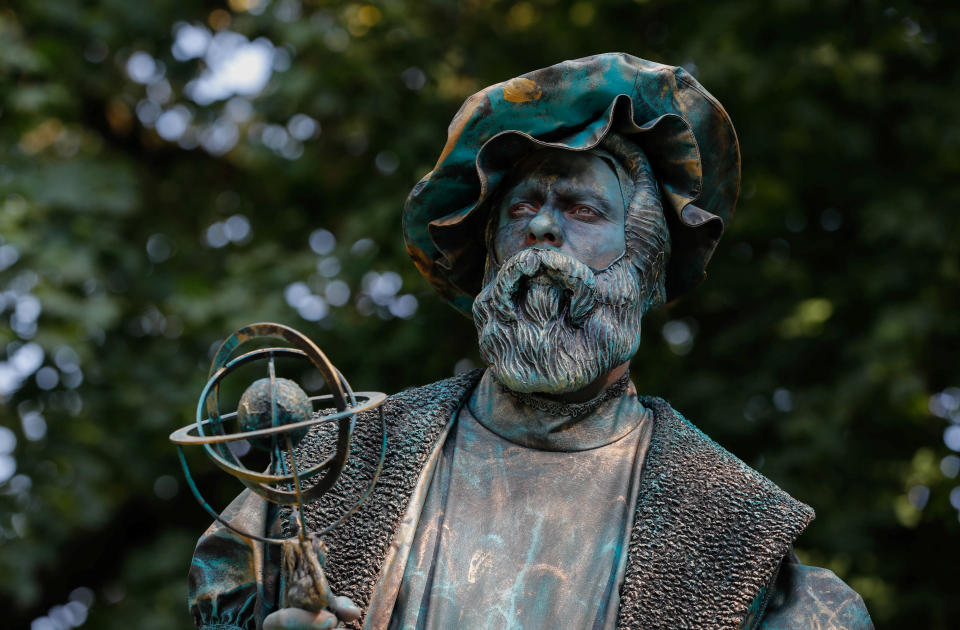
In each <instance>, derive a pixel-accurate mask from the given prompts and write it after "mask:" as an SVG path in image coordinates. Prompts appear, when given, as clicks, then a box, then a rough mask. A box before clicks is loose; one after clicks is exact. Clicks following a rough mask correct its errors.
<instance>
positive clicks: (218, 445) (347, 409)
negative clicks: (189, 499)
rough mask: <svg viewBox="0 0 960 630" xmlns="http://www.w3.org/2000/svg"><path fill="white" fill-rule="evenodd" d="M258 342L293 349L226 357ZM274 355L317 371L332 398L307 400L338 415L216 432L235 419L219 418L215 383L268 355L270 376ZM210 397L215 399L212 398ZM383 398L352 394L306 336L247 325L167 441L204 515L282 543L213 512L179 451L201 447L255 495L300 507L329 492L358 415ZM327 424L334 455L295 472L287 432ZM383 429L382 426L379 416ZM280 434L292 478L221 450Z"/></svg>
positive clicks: (219, 356)
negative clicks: (278, 342) (191, 418)
mask: <svg viewBox="0 0 960 630" xmlns="http://www.w3.org/2000/svg"><path fill="white" fill-rule="evenodd" d="M262 338H277V339H283V340H285V341H287V342H289V343H290V344H292V345H293V346H295V347H293V348H290V347H275V348H261V349H258V350H254V351H251V352H247V353H246V354H242V355H240V356H238V357H236V358H233V359H231V358H230V357H231V356H232V355H233V354H234V353H235V351H236V350H237V349H238V348H239V347H240V346H241V345H243V344H244V343H247V342H249V341H253V340H257V339H262ZM277 356H291V357H299V358H306V359H308V360H309V361H310V362H311V363H312V364H313V365H314V366H315V367H316V368H317V369H318V370H319V371H320V373H321V375H322V377H323V379H324V381H325V382H326V384H327V386H328V388H329V390H330V392H331V393H330V394H326V395H322V396H311V397H309V400H310V402H311V404H312V405H314V409H317V404H318V403H324V402H327V403H332V404H333V406H334V407H335V408H336V409H337V411H336V412H334V413H331V414H316V415H315V416H314V417H312V418H310V419H308V420H303V421H300V422H294V423H290V424H283V425H277V426H270V427H263V428H258V429H254V430H249V431H243V432H236V433H229V434H227V433H216V431H217V430H218V429H222V423H223V421H227V420H231V419H233V418H235V417H236V416H237V413H236V412H231V413H227V414H223V415H221V414H220V411H219V385H220V383H221V381H222V380H223V379H224V378H225V377H226V376H227V375H228V374H229V373H231V372H232V371H233V370H235V369H236V368H238V367H240V366H242V365H245V364H247V363H250V362H252V361H255V360H257V359H261V358H263V357H268V358H269V359H270V361H271V366H270V367H271V374H272V373H273V372H272V370H273V364H272V361H273V358H274V357H277ZM211 394H214V395H213V396H211ZM358 398H359V399H360V400H359V401H358V400H357V399H358ZM385 399H386V395H385V394H383V393H381V392H356V393H355V392H353V390H352V389H351V388H350V385H349V384H348V383H347V381H346V379H345V378H344V377H343V375H342V374H341V373H340V372H339V371H338V370H337V369H336V368H335V367H334V366H333V364H332V363H331V362H330V361H329V359H327V357H326V355H324V353H323V352H322V351H321V350H320V348H318V347H317V346H316V344H314V343H313V342H312V341H311V340H310V339H309V338H307V337H306V336H304V335H303V334H301V333H299V332H298V331H296V330H294V329H292V328H289V327H287V326H283V325H282V324H273V323H259V324H251V325H249V326H245V327H244V328H241V329H240V330H238V331H236V332H234V333H233V334H232V335H230V336H229V337H228V338H227V339H226V340H225V341H224V342H223V343H222V344H221V345H220V347H219V348H218V350H217V353H216V355H215V357H214V360H213V363H212V365H211V367H210V376H209V379H208V380H207V383H206V385H205V386H204V388H203V391H202V393H201V395H200V400H199V402H198V404H197V415H196V422H195V423H194V424H191V425H187V426H185V427H181V428H180V429H177V430H176V431H174V432H173V433H171V434H170V440H171V441H172V442H174V443H175V444H176V445H177V450H178V451H179V456H180V462H181V464H182V466H183V469H184V473H185V474H186V476H187V481H188V483H189V485H190V488H191V490H192V491H193V494H194V495H195V496H196V498H197V499H198V500H199V502H200V504H201V505H202V506H203V507H204V508H205V509H206V510H207V512H208V513H210V514H212V515H213V516H214V518H216V519H217V520H218V521H219V522H220V523H222V524H224V525H226V526H227V527H229V528H230V529H231V530H234V531H236V532H238V533H240V534H242V535H244V536H248V537H250V538H254V539H257V540H261V541H263V542H271V543H276V542H280V539H272V538H263V537H261V536H256V535H252V534H251V533H248V532H242V531H239V530H237V529H236V528H235V527H233V526H232V525H231V524H229V523H227V522H226V521H224V520H223V519H222V518H221V517H220V515H219V514H217V513H216V512H215V511H214V510H213V509H212V508H211V507H210V506H209V505H208V504H207V502H206V501H205V500H204V499H203V497H202V495H201V494H200V492H199V489H198V488H196V485H195V484H194V483H193V479H192V477H191V475H190V471H189V468H188V466H187V462H186V459H185V456H184V453H183V446H192V445H201V446H203V448H204V450H205V451H206V454H207V455H208V456H209V458H210V459H211V460H213V462H214V463H215V464H216V465H217V466H218V467H220V468H221V469H223V470H224V471H225V472H227V473H228V474H230V475H231V476H233V477H235V478H237V479H239V480H240V481H241V482H242V483H243V484H244V485H245V486H246V487H247V488H249V489H250V490H251V491H252V492H255V493H256V494H259V495H260V496H262V497H264V498H265V499H267V500H268V501H271V502H273V503H278V504H287V505H290V504H300V506H301V507H302V505H303V504H304V503H307V502H310V501H312V500H315V499H316V498H318V497H320V496H322V495H323V494H324V493H325V492H326V491H327V490H329V489H330V487H332V486H333V484H334V482H335V481H336V479H337V477H338V476H339V474H340V472H341V471H342V470H343V467H344V465H345V464H346V458H347V454H348V453H349V451H350V440H351V435H352V432H353V425H354V420H355V416H356V414H358V413H362V412H365V411H370V410H373V409H376V408H377V407H379V406H380V405H381V404H382V403H383V401H384V400H385ZM322 407H323V405H321V406H320V408H322ZM204 408H206V411H207V413H208V414H209V416H208V417H207V418H204V417H203V415H204V414H203V412H204ZM327 422H337V423H338V430H337V445H336V451H335V452H334V453H333V454H332V455H330V456H329V457H327V458H326V459H325V460H323V461H322V462H320V463H319V464H316V465H314V466H312V467H311V468H309V469H307V470H304V471H298V470H297V463H296V459H295V457H294V452H293V446H292V443H291V442H290V440H289V433H290V432H293V431H296V430H297V429H306V428H309V427H312V426H315V425H318V424H321V423H327ZM381 425H383V417H382V414H381ZM381 428H382V430H383V439H382V441H383V444H382V446H381V460H380V462H379V465H378V466H377V469H378V470H377V474H376V476H375V477H379V470H380V468H381V466H382V464H383V460H382V458H383V455H385V452H386V426H385V425H384V426H382V427H381ZM205 429H206V431H205ZM281 434H287V437H288V439H287V452H288V455H289V457H290V465H291V467H292V473H290V474H270V473H269V472H263V473H261V472H255V471H251V470H250V469H248V468H246V467H245V466H244V465H243V464H242V463H241V462H240V461H239V459H238V458H237V457H236V456H235V455H234V454H233V452H232V451H229V450H228V449H224V448H223V446H224V445H225V444H228V443H230V442H236V441H240V440H248V439H252V438H263V437H273V436H276V437H280V436H281ZM274 439H276V438H274ZM227 453H229V455H230V456H231V459H232V460H233V461H232V462H231V461H229V460H228V459H227V458H226V457H225V455H226V454H227ZM277 454H278V455H279V451H277ZM275 463H276V464H277V465H279V466H280V467H281V469H282V471H283V472H284V473H286V466H285V464H284V462H282V461H276V462H275ZM321 473H324V474H323V476H322V477H320V478H319V479H317V480H315V481H314V482H313V483H312V485H311V486H310V487H309V488H306V489H302V488H301V487H300V482H301V481H304V480H307V479H312V478H314V477H317V476H319V475H320V474H321ZM374 483H375V480H374ZM275 484H288V485H289V486H290V487H296V491H292V490H291V491H287V490H281V489H279V488H277V487H275ZM372 489H373V488H372V486H371V488H369V489H368V490H367V492H365V493H364V495H363V497H361V500H360V501H359V502H358V504H357V505H356V506H354V507H353V508H352V509H351V510H349V512H348V513H347V514H345V515H344V516H343V517H342V518H341V519H339V520H338V521H337V522H336V523H334V524H333V525H331V526H330V527H328V528H326V530H324V531H327V530H329V529H332V528H333V527H336V526H337V525H339V524H340V523H342V522H343V521H344V520H345V519H346V517H348V516H349V515H350V514H351V513H353V512H354V511H355V510H356V509H357V508H359V505H360V503H361V502H362V501H363V500H364V499H365V498H366V496H368V495H369V493H370V492H372Z"/></svg>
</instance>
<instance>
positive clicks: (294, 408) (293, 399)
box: [237, 378, 313, 450]
mask: <svg viewBox="0 0 960 630" xmlns="http://www.w3.org/2000/svg"><path fill="white" fill-rule="evenodd" d="M273 400H275V401H276V413H277V425H278V426H280V425H285V424H293V423H295V422H303V421H304V420H309V419H310V417H311V416H312V415H313V404H312V403H311V402H310V398H308V397H307V394H306V393H305V392H304V391H303V390H302V389H300V386H299V385H297V384H296V383H294V382H293V381H291V380H289V379H286V378H276V379H274V380H273ZM237 420H238V421H239V422H240V430H241V431H243V432H247V431H254V430H256V429H265V428H267V427H271V426H273V408H272V405H271V400H270V379H269V378H261V379H260V380H258V381H255V382H254V383H253V384H252V385H250V387H248V388H247V390H246V391H245V392H243V396H241V397H240V405H239V407H238V408H237ZM307 431H309V428H303V429H297V430H296V431H292V432H290V433H288V434H287V433H279V434H277V437H278V438H281V442H280V445H281V447H285V446H286V444H285V440H283V439H282V438H283V436H284V435H289V436H290V439H291V440H293V443H294V444H296V443H297V442H299V441H300V439H301V438H303V436H305V435H306V434H307ZM250 442H251V443H252V444H253V445H254V446H256V447H257V448H260V449H263V450H269V449H270V443H271V440H270V438H269V437H263V438H254V439H252V440H250Z"/></svg>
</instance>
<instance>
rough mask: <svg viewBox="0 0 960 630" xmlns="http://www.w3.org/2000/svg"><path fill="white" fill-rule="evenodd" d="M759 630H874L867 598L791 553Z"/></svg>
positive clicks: (785, 559) (771, 595) (771, 594)
mask: <svg viewBox="0 0 960 630" xmlns="http://www.w3.org/2000/svg"><path fill="white" fill-rule="evenodd" d="M756 628H757V630H795V629H797V628H822V629H823V630H874V628H873V621H872V620H871V619H870V613H869V612H867V607H866V605H865V604H864V603H863V598H861V597H860V595H858V594H857V592H856V591H854V590H853V589H852V588H850V587H849V586H847V584H846V583H845V582H844V581H843V580H841V579H840V578H838V577H837V576H836V575H835V574H834V573H833V572H832V571H828V570H827V569H821V568H820V567H810V566H806V565H804V564H800V561H799V560H797V557H796V556H795V555H794V554H793V552H792V551H791V552H790V554H789V555H787V557H786V558H784V561H783V563H782V564H781V565H780V573H779V575H778V577H777V579H776V582H775V583H774V584H773V588H772V589H771V591H770V594H769V597H768V599H767V605H766V610H765V612H763V613H762V619H761V620H760V623H759V625H757V626H756Z"/></svg>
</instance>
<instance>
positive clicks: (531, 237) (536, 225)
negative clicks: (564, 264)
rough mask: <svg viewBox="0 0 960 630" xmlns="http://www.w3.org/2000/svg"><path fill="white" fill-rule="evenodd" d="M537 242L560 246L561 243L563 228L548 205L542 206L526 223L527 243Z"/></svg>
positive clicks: (534, 243) (533, 243)
mask: <svg viewBox="0 0 960 630" xmlns="http://www.w3.org/2000/svg"><path fill="white" fill-rule="evenodd" d="M537 243H541V244H546V245H552V246H553V247H560V245H562V244H563V230H562V228H561V226H560V222H559V220H558V217H557V213H556V211H555V210H553V209H552V208H550V207H547V206H544V207H543V208H541V209H540V211H539V212H538V213H537V216H535V217H533V218H532V219H530V223H528V224H527V245H536V244H537Z"/></svg>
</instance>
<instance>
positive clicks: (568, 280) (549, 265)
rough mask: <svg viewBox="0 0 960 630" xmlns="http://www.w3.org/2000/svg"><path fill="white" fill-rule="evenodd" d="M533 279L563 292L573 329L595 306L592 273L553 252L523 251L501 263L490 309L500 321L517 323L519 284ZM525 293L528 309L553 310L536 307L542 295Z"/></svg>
mask: <svg viewBox="0 0 960 630" xmlns="http://www.w3.org/2000/svg"><path fill="white" fill-rule="evenodd" d="M533 278H539V279H540V280H541V281H542V282H545V283H549V284H551V285H553V286H554V287H557V288H560V289H562V290H563V291H564V293H565V294H566V295H567V296H568V297H569V309H568V313H567V317H568V318H569V320H570V322H571V323H572V324H574V325H575V326H582V325H583V322H584V320H585V319H586V317H587V315H589V314H590V311H592V310H593V308H594V307H595V306H596V295H595V294H596V277H595V276H594V273H593V270H591V269H590V268H589V267H587V266H586V265H584V264H583V263H582V262H580V261H579V260H577V259H575V258H572V257H570V256H567V255H566V254H562V253H560V252H558V251H555V250H552V249H524V250H521V251H519V252H518V253H516V254H514V255H513V256H512V257H511V258H510V259H509V260H507V262H505V263H504V264H503V267H501V268H500V271H499V273H498V274H497V277H496V280H495V284H494V287H493V295H492V298H493V307H494V309H495V311H496V313H497V316H498V317H499V318H500V319H501V320H503V321H506V322H512V321H516V320H517V313H516V310H515V308H516V307H515V304H516V301H517V299H516V298H517V297H519V295H518V294H520V293H521V288H522V287H521V281H523V280H529V279H533ZM526 293H527V295H526V297H527V299H528V301H529V304H528V308H529V309H531V310H535V311H540V310H544V311H546V310H551V309H552V308H553V306H554V305H548V304H538V302H539V301H542V300H543V299H544V297H546V296H545V294H544V292H542V291H530V290H528V291H527V292H526ZM551 293H552V292H551ZM554 312H555V311H554ZM544 314H546V313H544Z"/></svg>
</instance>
